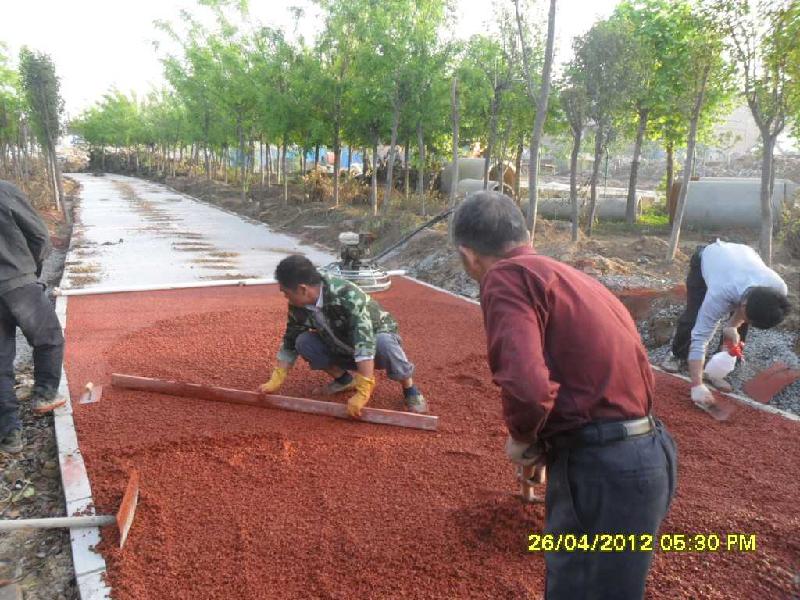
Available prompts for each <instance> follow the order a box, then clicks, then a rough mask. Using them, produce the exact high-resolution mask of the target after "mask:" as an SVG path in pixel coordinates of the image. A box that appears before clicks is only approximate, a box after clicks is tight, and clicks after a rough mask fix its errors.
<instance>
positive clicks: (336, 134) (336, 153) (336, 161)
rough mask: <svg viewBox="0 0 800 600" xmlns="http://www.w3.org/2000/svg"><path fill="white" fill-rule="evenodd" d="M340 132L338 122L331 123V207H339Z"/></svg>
mask: <svg viewBox="0 0 800 600" xmlns="http://www.w3.org/2000/svg"><path fill="white" fill-rule="evenodd" d="M341 135H342V132H341V131H340V127H339V120H338V119H336V120H335V121H334V123H333V205H334V206H339V168H340V167H341V166H342V152H341V150H342V139H341Z"/></svg>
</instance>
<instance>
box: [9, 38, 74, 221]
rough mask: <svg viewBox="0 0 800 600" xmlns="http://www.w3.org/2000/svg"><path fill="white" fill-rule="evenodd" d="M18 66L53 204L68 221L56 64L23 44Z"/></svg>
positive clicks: (46, 56) (60, 102)
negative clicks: (60, 155)
mask: <svg viewBox="0 0 800 600" xmlns="http://www.w3.org/2000/svg"><path fill="white" fill-rule="evenodd" d="M19 70H20V79H21V83H22V89H23V90H24V92H25V98H26V101H27V104H28V107H29V109H30V117H31V121H32V123H33V127H34V132H35V133H36V137H37V138H38V139H39V143H40V144H41V145H42V147H43V148H44V149H45V152H46V153H47V157H48V161H49V166H50V172H51V174H52V178H53V196H54V200H55V205H56V208H58V209H59V210H62V211H63V213H64V219H65V220H66V221H67V223H69V221H70V215H69V212H68V211H67V209H66V207H65V206H64V204H63V200H64V186H63V182H62V181H61V168H60V166H59V164H58V159H57V158H56V144H57V143H58V138H59V136H60V135H61V115H62V113H63V112H64V102H63V100H62V99H61V95H60V92H59V88H60V83H59V80H58V77H57V76H56V69H55V65H54V64H53V61H52V60H51V59H50V57H49V56H48V55H46V54H43V53H41V52H34V51H32V50H29V49H28V48H26V47H23V48H22V50H21V51H20V55H19Z"/></svg>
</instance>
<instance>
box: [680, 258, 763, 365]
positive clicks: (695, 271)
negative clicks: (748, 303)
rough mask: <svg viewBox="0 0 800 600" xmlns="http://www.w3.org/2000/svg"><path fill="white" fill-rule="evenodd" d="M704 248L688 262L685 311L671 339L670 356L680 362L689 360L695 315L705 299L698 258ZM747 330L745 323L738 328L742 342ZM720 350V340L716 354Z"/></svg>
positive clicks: (703, 282)
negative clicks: (678, 359) (680, 360)
mask: <svg viewBox="0 0 800 600" xmlns="http://www.w3.org/2000/svg"><path fill="white" fill-rule="evenodd" d="M704 247H705V246H698V247H697V250H695V253H694V254H692V258H691V260H690V261H689V274H688V275H687V276H686V309H685V310H684V311H683V314H681V316H680V317H679V318H678V323H677V325H676V327H675V336H674V337H673V338H672V354H673V355H674V356H675V357H676V358H680V359H682V360H686V359H687V358H689V347H690V346H691V345H692V329H693V328H694V324H695V323H696V322H697V313H698V312H699V311H700V307H701V306H702V305H703V300H705V298H706V291H708V288H707V287H706V282H705V279H703V271H702V269H701V267H700V257H701V255H702V253H703V248H704ZM747 329H748V325H747V323H744V324H742V325H741V326H740V327H739V336H740V337H741V338H742V341H744V339H745V338H746V337H747ZM721 349H722V340H720V343H719V347H718V348H717V352H719V351H720V350H721Z"/></svg>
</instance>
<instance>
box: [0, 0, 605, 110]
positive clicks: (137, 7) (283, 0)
mask: <svg viewBox="0 0 800 600" xmlns="http://www.w3.org/2000/svg"><path fill="white" fill-rule="evenodd" d="M355 1H357V0H355ZM506 1H509V0H506ZM456 3H457V7H458V12H457V16H458V25H457V29H456V33H457V35H458V36H459V37H465V38H466V37H469V36H470V35H472V34H474V33H479V32H481V31H484V30H485V29H486V28H487V26H488V25H487V23H486V14H485V12H486V11H487V6H488V5H490V3H489V2H487V0H457V1H456ZM539 3H540V4H544V2H543V0H539ZM617 3H618V0H593V1H591V2H589V1H585V0H561V1H560V2H559V3H558V6H559V8H558V15H557V18H556V31H557V40H558V41H557V44H558V51H557V60H558V61H559V62H560V61H563V60H566V59H568V58H569V55H570V46H571V40H572V38H574V37H575V36H576V35H580V34H582V33H584V32H585V31H586V30H588V29H589V27H590V26H591V24H592V23H593V22H594V21H595V20H596V19H597V18H599V17H605V16H608V15H609V14H610V13H611V12H612V10H613V8H614V6H615V5H616V4H617ZM3 4H4V6H3V8H2V17H0V42H5V43H6V44H8V45H9V46H10V52H11V54H12V56H16V55H17V53H18V51H19V49H20V47H21V46H23V45H27V46H29V47H31V48H33V49H36V50H40V51H43V52H46V53H48V54H49V55H50V56H51V57H52V58H53V60H54V61H55V64H56V69H57V71H58V75H59V77H60V78H61V89H62V95H63V97H64V100H65V102H66V108H67V112H68V115H69V116H75V115H77V113H79V112H80V111H81V110H83V109H85V108H86V107H88V106H90V105H91V104H92V103H94V102H95V101H96V100H97V99H99V98H100V96H102V94H103V93H105V92H106V91H107V90H109V89H110V88H111V87H116V88H118V89H119V90H121V91H123V92H130V91H135V92H137V93H140V94H144V93H147V92H148V91H149V90H150V89H152V88H153V87H159V86H160V85H161V84H162V82H163V79H162V75H161V64H160V63H159V55H158V53H157V52H156V51H155V49H154V47H153V42H154V41H155V40H159V39H160V40H163V39H164V36H163V34H161V33H160V32H158V31H157V30H156V29H155V27H154V26H153V21H155V20H156V19H163V20H167V21H177V20H178V18H179V12H180V10H181V9H188V10H189V11H190V12H198V13H201V12H204V11H206V10H207V9H204V8H198V7H197V5H196V3H195V2H194V1H191V0H133V1H132V0H71V1H64V0H19V1H13V2H12V1H10V0H7V1H6V2H3ZM303 4H307V1H306V0H250V13H251V15H252V18H253V19H254V20H258V21H260V22H262V23H264V24H269V25H272V26H279V27H284V28H285V29H287V30H291V29H292V28H293V21H292V18H291V17H290V14H289V11H288V7H289V6H293V5H303ZM318 25H319V20H318V19H314V18H306V19H304V20H303V23H302V24H301V28H302V29H303V31H301V33H303V34H305V35H306V36H309V37H310V36H311V35H313V33H314V28H315V27H317V26H318Z"/></svg>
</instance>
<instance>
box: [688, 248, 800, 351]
mask: <svg viewBox="0 0 800 600" xmlns="http://www.w3.org/2000/svg"><path fill="white" fill-rule="evenodd" d="M700 265H701V270H702V273H703V279H704V280H705V282H706V286H707V287H708V291H707V292H706V297H705V299H704V300H703V304H702V306H701V307H700V310H699V312H698V313H697V321H696V322H695V325H694V327H693V328H692V343H691V346H690V347H689V360H703V359H704V358H705V354H706V347H707V346H708V343H709V342H710V341H711V338H712V337H714V333H715V332H716V330H717V327H718V326H719V322H720V321H721V320H722V319H724V318H726V317H727V316H728V315H730V314H731V313H732V312H733V311H734V310H736V308H737V307H738V306H739V305H740V304H741V303H742V298H743V297H744V294H745V292H746V291H747V290H748V289H749V288H752V287H769V288H773V289H775V290H777V291H778V292H780V293H781V294H787V293H788V288H787V287H786V282H785V281H784V280H783V279H781V277H780V275H778V274H777V273H776V272H775V271H773V270H772V269H770V268H769V267H768V266H767V265H766V264H764V261H762V260H761V257H760V256H759V255H758V254H757V253H756V251H755V250H753V249H752V248H751V247H750V246H745V245H744V244H730V243H728V242H721V241H719V240H717V241H716V242H715V243H713V244H709V245H708V246H706V247H705V249H704V250H703V253H702V255H701V256H700Z"/></svg>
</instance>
